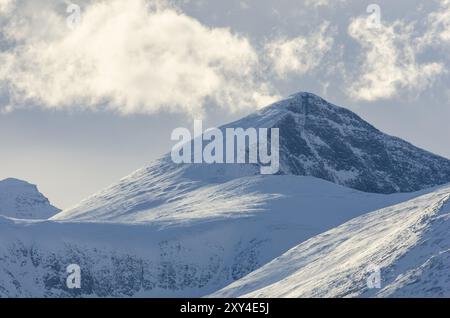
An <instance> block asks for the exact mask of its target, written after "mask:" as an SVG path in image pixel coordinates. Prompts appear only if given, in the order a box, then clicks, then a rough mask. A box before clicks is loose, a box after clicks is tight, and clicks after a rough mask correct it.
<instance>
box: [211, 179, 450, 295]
mask: <svg viewBox="0 0 450 318" xmlns="http://www.w3.org/2000/svg"><path fill="white" fill-rule="evenodd" d="M449 198H450V186H445V187H443V188H441V189H439V190H436V191H434V192H432V193H429V194H426V195H423V196H420V197H418V198H414V199H412V200H409V201H406V202H404V203H400V204H398V205H394V206H391V207H388V208H384V209H381V210H379V211H375V212H372V213H369V214H366V215H363V216H360V217H357V218H355V219H353V220H351V221H349V222H347V223H345V224H343V225H341V226H339V227H337V228H335V229H332V230H330V231H328V232H325V233H323V234H320V235H318V236H316V237H313V238H311V239H309V240H308V241H306V242H304V243H302V244H300V245H299V246H297V247H295V248H293V249H291V250H289V251H288V252H286V253H285V254H283V255H282V256H280V257H278V258H276V259H275V260H273V261H272V262H270V263H269V264H267V265H265V266H263V267H262V268H260V269H258V270H256V271H255V272H253V273H251V274H249V275H247V276H246V277H244V278H242V279H241V280H238V281H236V282H234V283H232V284H231V285H229V286H227V287H226V288H224V289H222V290H220V291H218V292H216V293H214V294H212V296H213V297H377V296H378V297H449V296H450V280H449V272H450V271H449V270H450V265H449V263H448V262H446V261H447V260H448V259H449V251H450V238H449V237H448V233H449V231H450V205H449V203H448V202H449ZM374 265H375V266H378V267H379V268H380V269H381V289H369V288H368V287H367V279H368V276H369V274H370V271H371V268H373V266H374Z"/></svg>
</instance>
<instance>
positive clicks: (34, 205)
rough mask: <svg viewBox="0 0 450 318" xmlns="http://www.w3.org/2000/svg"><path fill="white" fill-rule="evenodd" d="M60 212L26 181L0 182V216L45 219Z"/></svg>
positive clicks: (8, 180) (9, 179)
mask: <svg viewBox="0 0 450 318" xmlns="http://www.w3.org/2000/svg"><path fill="white" fill-rule="evenodd" d="M59 211H60V210H59V209H57V208H55V207H54V206H52V205H51V204H50V202H49V200H48V199H47V198H46V197H45V196H44V195H43V194H42V193H40V192H39V190H38V188H37V186H36V185H34V184H31V183H29V182H27V181H23V180H19V179H15V178H7V179H4V180H0V215H3V216H8V217H13V218H18V219H47V218H49V217H52V216H53V215H55V214H56V213H58V212H59Z"/></svg>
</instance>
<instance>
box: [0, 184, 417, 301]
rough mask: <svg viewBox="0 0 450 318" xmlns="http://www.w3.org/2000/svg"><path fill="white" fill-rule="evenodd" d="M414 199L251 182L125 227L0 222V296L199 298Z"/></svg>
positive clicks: (139, 217) (201, 195)
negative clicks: (74, 285) (342, 227)
mask: <svg viewBox="0 0 450 318" xmlns="http://www.w3.org/2000/svg"><path fill="white" fill-rule="evenodd" d="M417 195H419V193H414V194H392V195H384V194H370V193H364V192H360V191H357V190H353V189H349V188H345V187H342V186H339V185H335V184H333V183H330V182H327V181H324V180H320V179H316V178H311V177H301V176H254V177H250V178H240V179H235V180H230V181H229V182H226V183H224V184H221V185H212V186H209V187H208V186H205V187H203V188H199V189H197V190H195V191H192V192H189V193H186V194H184V195H180V197H178V198H177V199H176V200H174V201H173V202H168V203H167V204H166V205H165V204H162V205H160V206H158V208H157V209H154V210H148V211H146V212H145V213H139V212H138V213H137V214H135V217H134V219H133V222H110V221H103V222H93V221H51V220H49V221H33V222H30V221H23V220H11V219H6V218H3V219H0V220H2V221H1V222H0V242H1V243H0V260H1V267H0V295H1V296H3V297H17V296H20V297H30V296H31V297H38V296H43V297H61V296H84V297H97V296H100V297H105V296H116V297H130V296H146V297H150V296H151V297H164V296H167V297H194V296H206V295H208V294H210V293H212V292H214V291H217V290H218V289H220V288H223V287H225V286H226V285H228V284H230V283H232V282H233V281H235V280H237V279H240V278H242V277H243V276H245V275H246V274H249V273H250V272H252V271H254V270H256V269H258V268H259V267H260V266H262V265H264V264H266V263H268V262H270V261H271V260H272V259H274V258H276V257H277V256H279V255H281V254H282V253H284V252H286V251H287V250H288V249H290V248H292V247H294V246H296V245H298V244H300V243H301V242H303V241H305V240H307V239H309V238H311V237H313V236H315V235H318V234H320V233H322V232H324V231H326V230H329V229H331V228H333V227H335V226H338V225H339V224H342V223H343V222H345V221H348V220H350V219H351V218H353V217H356V216H359V215H362V214H364V213H366V212H369V211H373V210H375V209H378V208H381V207H385V206H387V205H391V204H395V203H398V202H402V201H404V200H406V199H409V198H411V197H415V196H417ZM206 197H212V198H215V200H214V201H216V200H217V202H219V203H218V207H216V206H215V205H211V204H210V203H209V201H208V200H205V198H206ZM221 200H223V203H224V204H225V205H222V204H221V203H220V202H221ZM144 221H145V222H144ZM72 263H74V264H79V265H80V266H81V269H82V282H83V283H82V288H81V289H80V290H68V289H67V288H66V286H65V278H66V277H67V273H66V272H65V269H66V267H67V266H68V265H69V264H72Z"/></svg>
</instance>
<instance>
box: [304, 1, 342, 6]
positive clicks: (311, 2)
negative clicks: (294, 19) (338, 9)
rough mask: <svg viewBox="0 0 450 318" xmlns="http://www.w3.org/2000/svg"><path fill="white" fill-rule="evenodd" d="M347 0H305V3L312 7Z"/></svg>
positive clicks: (330, 4)
mask: <svg viewBox="0 0 450 318" xmlns="http://www.w3.org/2000/svg"><path fill="white" fill-rule="evenodd" d="M345 2H347V0H305V5H307V6H311V7H314V8H319V7H326V6H333V5H335V4H340V3H345Z"/></svg>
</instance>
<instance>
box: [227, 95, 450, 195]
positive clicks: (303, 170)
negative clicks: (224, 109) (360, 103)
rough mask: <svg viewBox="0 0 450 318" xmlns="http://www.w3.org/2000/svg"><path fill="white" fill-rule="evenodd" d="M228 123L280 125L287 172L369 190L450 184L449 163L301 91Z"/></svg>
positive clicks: (395, 190)
mask: <svg viewBox="0 0 450 318" xmlns="http://www.w3.org/2000/svg"><path fill="white" fill-rule="evenodd" d="M227 126H233V127H276V128H279V129H280V148H281V149H280V161H281V164H280V167H281V173H282V174H294V175H307V176H313V177H317V178H322V179H325V180H329V181H331V182H334V183H337V184H341V185H344V186H347V187H351V188H355V189H358V190H361V191H366V192H377V193H394V192H410V191H417V190H420V189H424V188H428V187H431V186H435V185H439V184H445V183H447V182H450V161H449V160H448V159H445V158H442V157H439V156H436V155H434V154H432V153H430V152H427V151H424V150H422V149H419V148H417V147H415V146H413V145H411V144H410V143H408V142H406V141H404V140H402V139H399V138H396V137H392V136H389V135H387V134H384V133H383V132H381V131H379V130H378V129H376V128H375V127H373V126H372V125H370V124H369V123H367V122H366V121H364V120H363V119H361V118H360V117H359V116H357V115H356V114H355V113H353V112H351V111H350V110H348V109H346V108H342V107H339V106H336V105H333V104H331V103H329V102H327V101H325V100H324V99H322V98H320V97H318V96H316V95H314V94H311V93H298V94H295V95H292V96H291V97H289V98H288V99H286V100H282V101H280V102H278V103H275V104H273V105H271V106H269V107H267V108H264V109H262V110H261V111H260V112H257V113H254V114H252V115H250V116H248V117H246V118H244V119H241V120H239V121H237V122H235V123H232V124H230V125H227Z"/></svg>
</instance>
